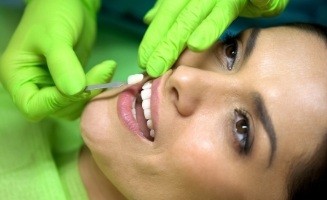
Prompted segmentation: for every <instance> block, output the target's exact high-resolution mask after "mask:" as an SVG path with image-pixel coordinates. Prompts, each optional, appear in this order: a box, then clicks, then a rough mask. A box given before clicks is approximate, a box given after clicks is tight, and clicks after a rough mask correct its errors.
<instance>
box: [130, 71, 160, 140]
mask: <svg viewBox="0 0 327 200" xmlns="http://www.w3.org/2000/svg"><path fill="white" fill-rule="evenodd" d="M142 80H143V74H134V75H130V76H129V77H128V78H127V83H128V84H135V83H138V82H140V81H142ZM151 87H152V81H147V82H145V83H144V85H143V86H142V91H141V98H142V108H143V112H144V117H145V119H146V124H147V127H148V128H149V129H150V137H152V139H154V137H155V132H154V130H153V123H152V117H151V110H150V106H151V104H150V102H151V101H150V99H151ZM135 103H136V98H135V99H134V101H133V105H132V113H133V116H134V119H135V120H136V110H135Z"/></svg>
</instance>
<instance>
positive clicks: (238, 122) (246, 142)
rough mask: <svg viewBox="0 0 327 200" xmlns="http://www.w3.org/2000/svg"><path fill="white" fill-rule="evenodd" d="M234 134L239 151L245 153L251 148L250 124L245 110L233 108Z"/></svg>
mask: <svg viewBox="0 0 327 200" xmlns="http://www.w3.org/2000/svg"><path fill="white" fill-rule="evenodd" d="M234 115H235V122H234V129H233V131H234V134H235V138H236V140H237V143H238V146H239V149H240V152H241V153H245V154H247V153H248V152H249V150H250V148H251V144H252V143H251V142H250V124H249V120H248V117H247V116H246V113H245V111H240V110H235V111H234Z"/></svg>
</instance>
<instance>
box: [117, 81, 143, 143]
mask: <svg viewBox="0 0 327 200" xmlns="http://www.w3.org/2000/svg"><path fill="white" fill-rule="evenodd" d="M140 90H141V85H139V84H137V85H133V86H130V87H128V88H127V89H125V90H124V91H123V92H122V93H120V94H119V96H118V103H117V104H118V105H117V109H118V111H117V112H118V116H119V118H120V120H121V121H122V122H123V124H124V125H125V126H126V127H127V128H128V129H129V130H130V131H131V132H133V133H135V134H137V135H139V136H141V137H142V138H144V136H143V134H142V132H141V131H140V127H139V125H138V123H137V121H136V120H135V118H134V117H133V114H132V105H133V102H134V100H135V99H136V96H137V95H138V94H139V92H140Z"/></svg>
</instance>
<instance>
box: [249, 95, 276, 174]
mask: <svg viewBox="0 0 327 200" xmlns="http://www.w3.org/2000/svg"><path fill="white" fill-rule="evenodd" d="M251 96H252V100H253V104H254V106H255V108H256V109H255V112H256V114H257V116H258V117H259V120H260V122H261V123H262V125H263V127H264V129H265V132H266V133H267V135H268V138H269V143H270V156H269V163H268V168H269V167H270V166H271V164H272V161H273V158H274V155H275V152H276V149H277V138H276V133H275V128H274V125H273V123H272V121H271V117H270V115H269V113H268V110H267V107H266V105H265V103H264V101H263V99H262V96H261V94H260V93H258V92H254V93H252V95H251Z"/></svg>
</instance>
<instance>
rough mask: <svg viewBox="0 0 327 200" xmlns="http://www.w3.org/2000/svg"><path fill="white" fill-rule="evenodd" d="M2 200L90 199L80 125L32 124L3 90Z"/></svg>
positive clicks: (0, 96)
mask: <svg viewBox="0 0 327 200" xmlns="http://www.w3.org/2000/svg"><path fill="white" fill-rule="evenodd" d="M0 100H1V102H0V110H1V112H0V119H1V122H0V199H8V200H16V199H17V200H22V199H31V200H38V199H42V200H44V199H46V200H51V199H54V200H61V199H81V200H83V199H87V194H86V191H85V188H84V186H83V184H82V181H81V178H80V175H79V171H78V166H77V162H78V152H79V150H80V148H81V146H82V145H83V142H82V139H81V137H80V134H79V128H78V121H75V122H67V121H59V120H55V119H45V120H43V121H41V122H38V123H34V122H29V121H27V120H26V118H24V116H23V115H22V114H21V113H20V112H19V111H18V110H17V108H16V107H15V105H14V104H13V103H12V101H11V99H10V97H9V95H8V93H7V92H5V91H4V89H3V87H2V86H0Z"/></svg>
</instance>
